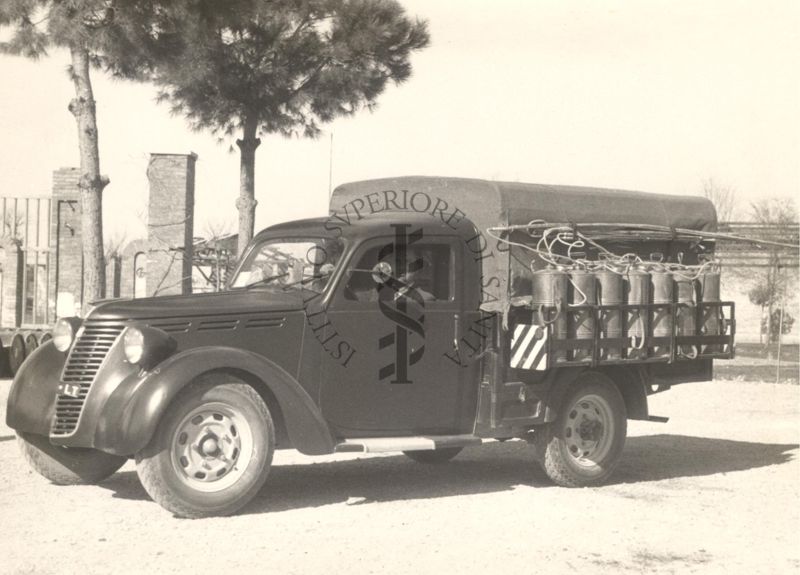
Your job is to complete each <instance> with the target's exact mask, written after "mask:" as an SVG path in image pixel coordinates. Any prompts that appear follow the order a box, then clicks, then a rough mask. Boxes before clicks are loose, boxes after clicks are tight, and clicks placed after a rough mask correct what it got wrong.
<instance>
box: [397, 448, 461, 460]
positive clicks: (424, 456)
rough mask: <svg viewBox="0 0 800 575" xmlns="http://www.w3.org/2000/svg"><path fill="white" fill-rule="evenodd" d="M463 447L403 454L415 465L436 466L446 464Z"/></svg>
mask: <svg viewBox="0 0 800 575" xmlns="http://www.w3.org/2000/svg"><path fill="white" fill-rule="evenodd" d="M462 449H464V448H463V447H443V448H441V449H432V450H430V451H404V452H403V454H405V455H406V457H408V458H409V459H413V460H414V461H416V462H417V463H426V464H436V463H446V462H447V461H450V460H451V459H453V458H454V457H455V456H456V455H458V454H459V453H461V450H462Z"/></svg>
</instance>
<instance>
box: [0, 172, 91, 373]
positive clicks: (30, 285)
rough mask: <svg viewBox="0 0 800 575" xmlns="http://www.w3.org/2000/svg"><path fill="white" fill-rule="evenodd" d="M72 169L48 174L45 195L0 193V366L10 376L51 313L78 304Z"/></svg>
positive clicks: (40, 338)
mask: <svg viewBox="0 0 800 575" xmlns="http://www.w3.org/2000/svg"><path fill="white" fill-rule="evenodd" d="M78 177H79V172H78V170H77V168H62V169H60V170H56V171H55V172H54V174H53V192H52V195H51V196H38V197H2V198H0V222H2V233H0V345H2V348H0V370H2V375H4V376H8V375H14V374H15V373H16V371H17V369H19V366H20V365H21V364H22V362H23V361H24V360H25V358H26V357H27V356H28V355H30V354H31V353H32V352H33V351H34V350H35V349H36V348H37V347H39V345H41V344H42V343H43V342H45V341H47V340H48V339H49V338H50V337H51V335H50V330H51V328H52V325H53V324H54V323H55V321H56V318H57V317H58V316H61V315H74V313H75V310H79V309H80V308H81V306H82V304H83V264H82V262H83V257H82V245H81V229H80V219H81V208H80V201H79V192H78Z"/></svg>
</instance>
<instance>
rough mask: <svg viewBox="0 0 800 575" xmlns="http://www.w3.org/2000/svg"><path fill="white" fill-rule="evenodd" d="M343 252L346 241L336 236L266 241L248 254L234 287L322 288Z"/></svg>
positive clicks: (320, 289) (317, 289) (235, 279)
mask: <svg viewBox="0 0 800 575" xmlns="http://www.w3.org/2000/svg"><path fill="white" fill-rule="evenodd" d="M341 255H342V244H341V242H340V241H339V240H337V239H333V238H291V239H287V238H284V239H280V238H278V239H271V240H266V241H264V242H263V243H261V244H259V245H257V246H256V247H255V248H254V249H253V250H252V251H251V252H250V253H249V254H248V255H247V259H246V260H245V261H244V263H243V264H242V266H241V268H240V269H239V273H237V274H236V277H235V278H233V281H232V282H231V288H247V287H255V286H262V285H263V286H265V287H278V288H282V289H298V290H300V289H304V288H306V289H312V290H315V291H322V290H324V289H325V286H326V285H328V280H329V279H330V277H331V274H332V273H333V270H334V269H335V268H336V266H337V265H338V263H339V259H340V257H341Z"/></svg>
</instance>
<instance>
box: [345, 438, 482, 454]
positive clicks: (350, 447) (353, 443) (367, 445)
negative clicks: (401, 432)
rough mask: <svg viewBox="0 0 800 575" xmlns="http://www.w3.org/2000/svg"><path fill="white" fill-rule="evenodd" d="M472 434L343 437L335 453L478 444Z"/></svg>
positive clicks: (430, 448)
mask: <svg viewBox="0 0 800 575" xmlns="http://www.w3.org/2000/svg"><path fill="white" fill-rule="evenodd" d="M482 442H483V440H482V439H481V438H480V437H475V436H474V435H428V436H417V437H362V438H360V439H345V440H344V441H343V442H341V443H339V444H337V445H336V447H335V449H334V451H335V452H336V453H386V452H389V451H430V450H433V449H442V448H445V447H466V446H468V445H480V444H481V443H482Z"/></svg>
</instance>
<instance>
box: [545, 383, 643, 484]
mask: <svg viewBox="0 0 800 575" xmlns="http://www.w3.org/2000/svg"><path fill="white" fill-rule="evenodd" d="M536 433H537V434H538V440H537V441H536V443H537V451H538V453H539V456H540V458H541V464H542V466H543V467H544V470H545V472H546V473H547V475H548V476H549V477H550V479H552V480H553V481H554V482H555V483H557V484H558V485H561V486H564V487H582V486H588V485H595V484H598V483H601V482H603V481H604V480H606V479H608V477H609V476H610V475H611V473H612V472H613V471H614V468H615V467H616V465H617V463H618V462H619V458H620V456H621V455H622V449H623V447H624V446H625V435H626V433H627V414H626V412H625V402H624V401H623V399H622V396H621V395H620V393H619V391H618V390H617V387H616V386H615V385H614V383H613V382H612V381H610V380H608V379H607V378H606V377H605V376H603V375H601V374H597V373H592V374H587V375H586V376H584V377H583V378H581V380H579V382H578V383H576V384H575V386H574V387H573V389H572V390H571V391H570V392H569V393H568V394H567V397H565V398H564V402H563V403H562V407H561V410H560V412H559V416H558V418H557V420H556V421H555V422H553V423H550V424H548V425H547V426H546V427H545V428H544V429H541V430H539V431H537V432H536Z"/></svg>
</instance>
